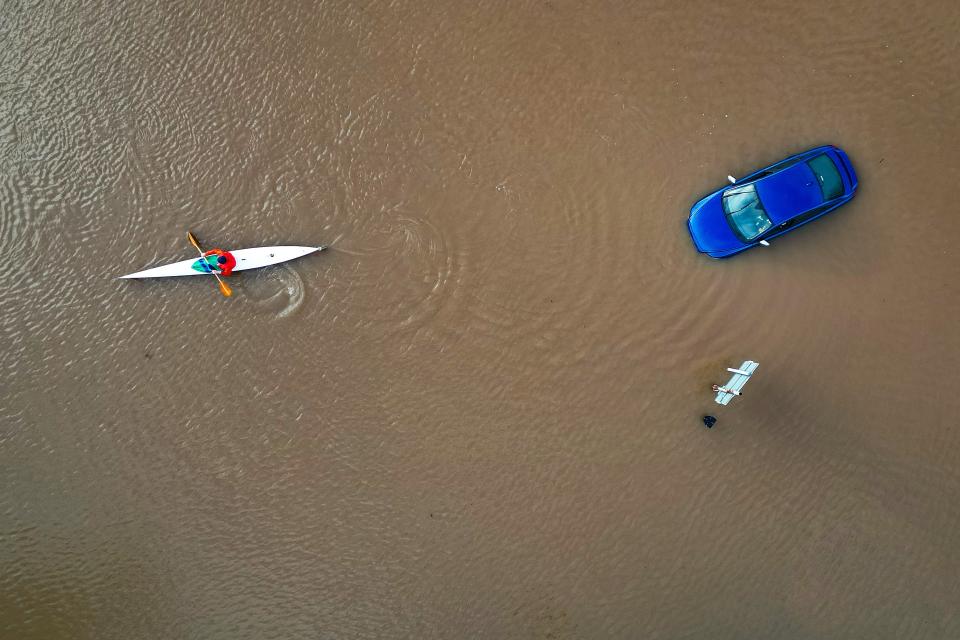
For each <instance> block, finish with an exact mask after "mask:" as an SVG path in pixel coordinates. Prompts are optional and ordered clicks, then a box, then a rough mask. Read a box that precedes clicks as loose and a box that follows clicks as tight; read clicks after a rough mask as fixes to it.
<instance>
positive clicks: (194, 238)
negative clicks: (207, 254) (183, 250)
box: [187, 231, 203, 252]
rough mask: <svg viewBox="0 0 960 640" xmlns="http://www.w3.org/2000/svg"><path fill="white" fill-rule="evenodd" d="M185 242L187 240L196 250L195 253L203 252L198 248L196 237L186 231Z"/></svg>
mask: <svg viewBox="0 0 960 640" xmlns="http://www.w3.org/2000/svg"><path fill="white" fill-rule="evenodd" d="M187 240H189V241H190V244H192V245H193V246H195V247H196V248H197V251H201V252H202V251H203V249H201V248H200V243H199V242H198V241H197V236H195V235H193V234H192V233H190V232H189V231H187Z"/></svg>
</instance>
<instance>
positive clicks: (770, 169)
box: [737, 156, 806, 183]
mask: <svg viewBox="0 0 960 640" xmlns="http://www.w3.org/2000/svg"><path fill="white" fill-rule="evenodd" d="M805 157H806V156H803V157H800V158H791V159H790V160H786V161H784V162H781V163H779V164H775V165H773V166H772V167H767V168H766V169H761V170H760V171H757V172H756V173H751V174H750V175H748V176H747V177H746V178H743V179H742V180H738V181H737V182H738V183H739V182H753V181H754V180H759V179H760V178H765V177H767V176H769V175H773V174H774V173H777V172H779V171H783V170H784V169H786V168H787V167H792V166H793V165H795V164H797V163H798V162H803V160H804V158H805Z"/></svg>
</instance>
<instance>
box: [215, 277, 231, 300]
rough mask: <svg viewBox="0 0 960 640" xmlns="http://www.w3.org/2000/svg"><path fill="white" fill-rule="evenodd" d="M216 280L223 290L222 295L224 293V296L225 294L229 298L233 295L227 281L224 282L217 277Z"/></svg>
mask: <svg viewBox="0 0 960 640" xmlns="http://www.w3.org/2000/svg"><path fill="white" fill-rule="evenodd" d="M217 282H219V283H220V291H222V292H223V295H224V296H226V297H227V298H229V297H230V296H232V295H233V289H231V288H230V287H229V286H227V283H226V282H224V281H223V280H221V279H220V278H217Z"/></svg>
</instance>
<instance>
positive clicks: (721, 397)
mask: <svg viewBox="0 0 960 640" xmlns="http://www.w3.org/2000/svg"><path fill="white" fill-rule="evenodd" d="M758 366H760V363H759V362H754V361H753V360H745V361H744V362H743V364H742V365H740V368H739V369H730V368H727V371H729V372H731V373H732V374H733V377H731V378H730V380H729V382H727V384H725V385H723V386H722V387H721V386H719V385H713V390H714V391H716V392H717V397H716V398H714V401H715V402H716V403H717V404H721V405H727V404H730V401H731V400H733V396H742V395H743V393H741V390H742V389H743V387H744V386H745V385H746V384H747V380H749V379H750V376H752V375H753V372H754V371H756V370H757V367H758Z"/></svg>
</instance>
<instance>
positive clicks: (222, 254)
mask: <svg viewBox="0 0 960 640" xmlns="http://www.w3.org/2000/svg"><path fill="white" fill-rule="evenodd" d="M203 255H204V257H205V258H206V259H207V264H209V265H210V266H211V267H212V268H213V269H215V270H217V271H218V272H219V274H220V275H221V276H228V275H230V273H231V272H232V271H233V268H234V267H235V266H237V260H236V258H234V257H233V256H232V255H230V252H229V251H223V250H222V249H211V250H210V251H207V252H206V253H205V254H203Z"/></svg>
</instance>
